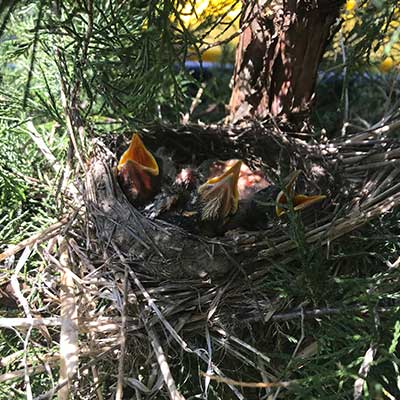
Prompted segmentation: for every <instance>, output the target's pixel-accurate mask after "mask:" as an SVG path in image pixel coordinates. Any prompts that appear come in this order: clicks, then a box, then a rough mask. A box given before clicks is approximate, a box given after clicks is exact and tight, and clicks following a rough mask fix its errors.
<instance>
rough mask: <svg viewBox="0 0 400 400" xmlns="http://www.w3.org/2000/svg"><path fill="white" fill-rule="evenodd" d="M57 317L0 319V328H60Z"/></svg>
mask: <svg viewBox="0 0 400 400" xmlns="http://www.w3.org/2000/svg"><path fill="white" fill-rule="evenodd" d="M60 325H61V321H60V318H58V317H49V318H0V328H29V327H33V328H36V327H40V326H60Z"/></svg>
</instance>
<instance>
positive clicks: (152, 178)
mask: <svg viewBox="0 0 400 400" xmlns="http://www.w3.org/2000/svg"><path fill="white" fill-rule="evenodd" d="M117 172H118V180H119V182H120V185H121V187H122V189H123V191H124V193H125V194H126V195H127V197H128V199H129V200H130V201H131V202H132V203H133V204H135V205H141V204H143V203H144V202H145V201H148V200H150V199H151V197H152V196H154V194H155V193H156V192H157V191H158V190H159V186H160V185H159V183H160V182H159V180H160V179H159V178H160V170H159V167H158V163H157V161H156V159H155V158H154V156H153V155H152V154H151V153H150V151H149V150H147V149H146V147H145V145H144V144H143V142H142V140H141V139H140V136H139V135H138V134H136V133H134V134H133V135H132V139H131V143H130V145H129V147H128V149H127V150H126V151H125V153H124V154H122V156H121V158H120V160H119V163H118V166H117Z"/></svg>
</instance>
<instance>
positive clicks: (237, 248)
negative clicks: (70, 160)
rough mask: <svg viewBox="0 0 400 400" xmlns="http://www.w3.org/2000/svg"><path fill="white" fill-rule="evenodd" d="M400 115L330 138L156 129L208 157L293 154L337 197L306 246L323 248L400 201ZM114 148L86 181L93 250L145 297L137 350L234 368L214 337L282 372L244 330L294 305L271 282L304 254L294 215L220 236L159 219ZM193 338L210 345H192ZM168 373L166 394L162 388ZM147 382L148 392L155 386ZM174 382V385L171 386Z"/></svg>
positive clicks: (98, 150)
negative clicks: (146, 212) (276, 268)
mask: <svg viewBox="0 0 400 400" xmlns="http://www.w3.org/2000/svg"><path fill="white" fill-rule="evenodd" d="M398 125H399V123H398V121H395V122H393V123H392V124H389V125H388V127H389V128H386V129H385V130H382V129H381V128H377V129H375V130H371V131H368V132H363V133H360V134H355V135H352V136H348V137H345V138H340V139H337V140H334V141H332V142H323V143H317V142H316V141H314V140H308V141H305V140H303V139H301V138H299V137H296V135H293V134H285V133H282V132H277V131H276V130H275V129H273V128H272V127H271V126H270V125H269V126H268V125H262V124H256V125H249V126H248V127H247V128H243V127H242V128H240V129H239V128H233V127H232V128H229V129H228V128H225V127H221V126H214V127H213V126H199V125H196V126H185V127H181V128H179V129H174V128H170V127H165V126H158V127H153V128H151V129H150V130H148V131H147V132H145V133H146V134H147V139H148V140H147V142H150V146H151V142H152V141H157V143H162V144H163V145H164V146H166V147H167V148H173V149H174V151H175V155H176V157H177V160H178V162H180V163H185V162H188V161H193V155H191V154H188V149H197V151H198V153H196V162H198V163H200V162H201V161H203V160H204V159H205V158H206V157H207V156H208V157H209V156H210V155H212V154H220V158H223V159H228V158H241V159H245V160H246V161H247V162H248V164H249V165H257V166H260V165H261V166H263V167H264V170H265V171H266V173H267V174H270V176H271V177H274V176H277V175H279V174H281V172H282V170H284V168H282V164H285V165H286V169H293V168H298V169H302V170H303V171H304V172H305V173H306V180H307V181H310V182H312V183H313V184H315V185H318V186H319V187H321V188H322V192H323V193H329V196H330V204H329V207H328V206H327V209H326V211H325V213H324V214H323V215H324V217H323V218H318V219H316V220H315V219H314V220H312V221H311V223H310V224H306V225H301V229H302V238H303V240H304V245H305V246H313V247H314V248H318V247H321V246H326V245H327V244H329V243H330V242H332V241H333V240H335V239H338V238H340V237H342V236H344V235H346V234H347V233H349V232H350V231H353V230H355V229H357V228H359V227H361V226H362V225H363V224H365V223H366V222H368V221H369V220H371V219H373V218H376V217H378V216H380V215H382V214H383V213H386V212H388V211H390V210H391V209H393V207H396V206H397V205H398V204H399V202H400V184H399V183H396V182H397V177H398V175H399V173H400V169H399V168H398V165H399V160H400V142H399V141H398V140H396V139H393V138H391V137H390V136H389V134H390V133H391V132H392V131H393V130H394V129H395V128H397V127H398ZM193 144H196V145H195V146H194V145H193ZM108 146H111V145H110V144H104V143H102V142H99V141H97V142H96V143H95V150H94V154H93V157H92V160H91V162H90V167H89V170H88V173H87V176H86V182H85V188H84V198H85V205H86V211H87V217H88V218H87V221H86V226H85V228H82V229H84V230H85V232H86V233H88V235H89V236H88V241H89V242H90V244H89V247H88V248H89V252H88V258H90V259H91V260H95V263H96V265H101V268H103V269H104V268H105V269H106V271H107V274H110V276H115V279H117V280H121V279H122V276H123V275H124V274H125V277H126V279H125V285H127V286H125V295H126V296H128V294H129V293H131V294H132V295H133V296H134V297H133V298H134V300H132V299H131V300H130V301H128V300H126V299H125V301H126V302H127V303H129V302H130V304H131V306H130V307H127V308H126V309H125V312H126V315H125V317H126V318H128V319H129V322H126V324H127V325H126V326H125V328H126V329H127V332H128V337H129V338H130V342H129V343H131V344H132V345H133V344H134V346H136V347H135V349H136V350H135V351H136V352H137V351H138V352H139V353H140V354H141V355H140V356H139V353H137V357H138V358H140V360H141V361H140V362H142V363H148V367H149V370H153V372H154V368H156V367H155V366H154V360H153V361H151V357H150V358H149V352H150V353H151V352H152V351H154V352H155V353H154V354H155V355H156V358H157V359H158V360H157V361H158V364H160V360H159V357H161V356H162V354H163V352H164V351H167V350H166V349H170V350H168V351H169V354H170V359H171V357H172V356H171V351H172V350H171V349H172V348H174V349H175V350H173V351H172V352H176V353H175V355H174V356H173V357H172V359H175V361H177V360H178V359H179V358H180V355H179V354H180V352H181V351H183V352H184V353H186V354H189V355H192V356H194V357H196V358H198V359H199V360H201V362H204V365H208V368H210V365H211V364H212V366H213V368H212V369H213V370H214V372H216V373H217V374H218V375H220V376H223V372H222V371H221V370H220V369H219V368H218V367H217V365H216V364H215V361H216V359H215V355H214V359H213V360H214V361H213V362H212V363H211V355H210V354H209V352H207V350H206V348H207V340H208V339H207V337H208V336H209V335H211V336H212V337H213V340H215V341H216V342H217V343H219V342H220V343H222V342H224V346H227V348H229V349H230V350H229V352H230V353H229V357H227V360H226V362H227V365H229V366H230V367H233V365H236V366H237V365H239V364H240V365H242V366H243V365H244V366H245V368H249V369H257V368H258V367H259V365H256V363H255V359H257V360H259V362H260V363H261V364H263V368H264V371H267V372H266V373H270V374H271V376H273V371H271V370H269V369H268V367H267V366H266V364H267V363H266V360H267V357H266V356H264V355H263V353H262V352H260V351H259V350H257V349H256V347H254V343H251V342H252V339H250V338H249V340H248V341H246V340H243V339H242V338H240V332H243V330H244V329H245V328H246V327H249V326H254V325H255V324H259V323H265V322H266V321H268V320H269V319H271V318H277V317H279V312H280V311H282V310H283V308H284V305H285V301H284V300H282V299H279V298H278V297H275V296H274V294H273V293H271V292H270V291H269V290H268V289H266V288H265V287H264V286H263V282H265V280H266V279H268V271H269V268H268V267H269V265H273V264H276V263H280V264H283V265H284V264H285V263H289V262H291V261H293V259H295V258H296V251H297V248H298V245H299V244H298V242H296V238H294V237H293V235H292V234H291V233H290V232H293V231H291V229H289V225H290V224H291V223H293V222H291V221H287V222H286V223H282V224H278V226H274V227H272V228H271V229H269V230H266V231H252V232H250V231H240V230H235V231H232V232H227V233H226V234H225V235H224V236H222V237H217V238H210V237H199V236H195V235H192V234H189V233H188V232H186V231H184V230H182V229H181V228H179V227H177V226H174V225H171V224H169V223H166V222H163V221H161V220H149V219H147V218H145V217H144V216H143V215H142V214H141V213H140V211H138V210H137V209H135V208H134V207H133V206H132V205H131V204H130V203H129V202H128V201H127V199H126V198H125V196H124V195H123V193H122V191H121V190H120V188H119V186H118V184H117V182H116V179H115V174H114V171H113V163H115V160H114V159H113V154H114V153H115V150H116V149H115V148H112V146H111V151H110V148H109V147H108ZM285 224H286V225H285ZM126 280H128V281H129V284H126ZM121 290H122V289H121ZM283 318H284V317H283ZM129 326H131V327H133V328H134V329H133V328H132V329H129ZM210 332H211V333H210ZM235 334H237V336H235ZM161 337H162V338H163V339H161ZM183 338H185V340H184V339H183ZM188 338H190V339H188ZM187 340H190V343H192V344H196V346H197V345H198V346H200V347H201V348H202V350H199V349H198V348H197V347H196V346H195V347H193V346H192V347H191V346H190V345H189V344H188V342H187ZM157 343H158V345H159V346H160V347H159V350H160V349H161V350H160V351H161V353H160V351H158V350H157ZM138 349H140V351H139V350H138ZM146 349H147V350H146ZM179 349H180V350H179ZM196 349H197V350H196ZM235 360H236V361H235ZM263 360H264V361H263ZM137 362H139V361H138V360H136V361H135V360H131V364H130V366H131V367H132V368H133V369H135V368H136V367H137V365H136V367H134V364H135V363H137ZM235 362H236V363H239V364H235ZM210 363H211V364H210ZM232 363H233V364H232ZM160 365H161V364H160ZM157 368H158V367H157ZM157 368H156V369H157ZM157 370H158V369H157ZM136 371H137V368H136ZM150 375H151V374H150ZM167 375H168V374H167ZM159 378H160V376H159ZM160 379H161V378H160ZM163 379H164V381H165V379H166V376H165V375H163ZM271 379H272V378H271ZM157 382H158V384H157V385H156V384H154V386H153V388H152V390H153V392H154V393H156V392H157V390H159V389H160V387H161V384H160V381H159V380H157ZM161 382H162V380H161ZM153 383H154V382H153ZM135 385H136V386H135ZM135 385H133V386H135V388H136V390H139V391H140V390H141V389H143V388H141V389H140V388H138V385H139V384H135ZM139 386H140V385H139ZM228 386H229V387H230V388H231V390H233V392H234V394H235V396H236V397H237V398H244V397H243V396H242V395H241V394H240V391H238V390H237V389H236V388H235V387H234V385H231V384H229V383H228ZM173 389H174V388H172V389H171V388H168V391H169V393H170V394H171V390H173ZM175 390H176V387H175ZM177 398H179V397H177ZM228 398H229V397H228Z"/></svg>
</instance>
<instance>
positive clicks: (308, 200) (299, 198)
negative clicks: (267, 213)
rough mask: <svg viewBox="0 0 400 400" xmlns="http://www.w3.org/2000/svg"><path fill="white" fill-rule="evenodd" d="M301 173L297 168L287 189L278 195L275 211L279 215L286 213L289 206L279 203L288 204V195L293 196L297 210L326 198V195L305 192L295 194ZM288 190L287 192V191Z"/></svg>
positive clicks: (290, 177) (294, 207) (290, 178)
mask: <svg viewBox="0 0 400 400" xmlns="http://www.w3.org/2000/svg"><path fill="white" fill-rule="evenodd" d="M300 174H301V171H299V170H296V171H295V172H293V173H292V174H291V175H290V176H289V181H288V183H287V184H286V187H285V191H281V192H279V194H278V196H277V197H276V206H275V212H276V215H277V216H278V217H280V216H281V215H283V214H285V213H286V208H287V207H280V206H279V205H285V206H286V205H287V204H288V200H287V197H286V196H287V195H289V196H290V197H292V202H293V209H294V210H295V211H300V210H303V209H305V208H307V207H309V206H311V205H312V204H315V203H318V202H320V201H321V200H324V199H326V196H325V195H314V196H307V195H305V194H294V186H295V183H296V180H297V178H298V177H299V175H300ZM285 192H286V193H285Z"/></svg>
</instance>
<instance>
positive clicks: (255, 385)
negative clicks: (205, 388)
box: [200, 371, 298, 388]
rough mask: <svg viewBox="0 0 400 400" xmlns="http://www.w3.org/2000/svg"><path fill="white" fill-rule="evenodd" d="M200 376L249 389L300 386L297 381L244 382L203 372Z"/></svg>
mask: <svg viewBox="0 0 400 400" xmlns="http://www.w3.org/2000/svg"><path fill="white" fill-rule="evenodd" d="M200 375H202V376H205V377H207V378H209V379H212V380H213V381H216V382H221V383H228V384H229V385H235V386H241V387H248V388H274V387H277V388H288V387H289V386H293V385H298V381H297V380H293V381H286V382H284V381H282V382H243V381H235V380H234V379H229V378H222V377H220V376H215V375H210V374H206V373H204V372H203V371H200Z"/></svg>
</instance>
